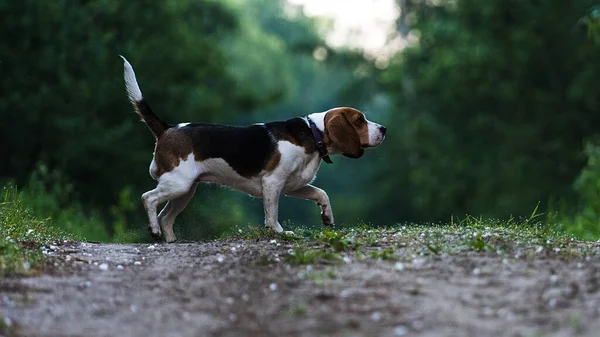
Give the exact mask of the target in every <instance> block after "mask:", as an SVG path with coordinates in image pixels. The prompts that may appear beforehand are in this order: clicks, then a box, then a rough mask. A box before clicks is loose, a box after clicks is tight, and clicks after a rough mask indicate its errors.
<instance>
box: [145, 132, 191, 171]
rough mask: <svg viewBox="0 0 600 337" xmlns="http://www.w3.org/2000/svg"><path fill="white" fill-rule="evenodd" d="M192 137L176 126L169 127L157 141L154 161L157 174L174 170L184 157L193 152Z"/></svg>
mask: <svg viewBox="0 0 600 337" xmlns="http://www.w3.org/2000/svg"><path fill="white" fill-rule="evenodd" d="M193 151H194V149H193V142H192V138H191V137H190V136H188V135H187V134H185V133H183V132H181V131H180V130H178V129H176V128H171V129H167V130H166V131H165V132H164V133H163V134H162V136H161V137H160V138H159V139H158V141H157V142H156V148H155V150H154V161H155V163H156V168H157V171H158V172H157V175H158V177H160V176H161V175H163V174H164V173H167V172H170V171H172V170H173V169H174V168H175V167H177V166H178V165H179V163H180V162H181V160H182V159H185V158H187V157H188V156H189V155H190V154H191V153H193Z"/></svg>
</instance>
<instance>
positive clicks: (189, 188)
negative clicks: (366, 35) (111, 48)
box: [121, 56, 385, 242]
mask: <svg viewBox="0 0 600 337" xmlns="http://www.w3.org/2000/svg"><path fill="white" fill-rule="evenodd" d="M121 58H123V61H124V68H125V70H124V77H125V86H126V89H127V94H128V96H129V100H130V101H131V103H132V104H133V107H134V109H135V112H136V113H137V114H138V115H139V116H140V117H141V119H142V120H143V121H144V122H145V124H146V125H147V127H148V128H149V129H150V131H151V132H152V133H153V134H154V137H155V138H156V147H155V149H154V158H153V159H152V162H151V163H150V175H151V176H152V178H154V179H155V180H157V181H158V185H157V186H156V188H155V189H153V190H150V191H148V192H146V193H144V194H143V195H142V200H143V203H144V207H145V208H146V212H147V213H148V219H149V221H150V223H149V229H150V232H151V234H152V236H153V237H155V238H156V239H160V237H161V229H162V232H164V236H165V240H166V241H167V242H174V241H175V240H176V238H175V235H174V233H173V223H174V222H175V218H176V217H177V215H178V214H179V213H180V212H181V211H182V210H183V209H184V208H185V206H186V205H187V204H188V202H189V201H190V199H191V198H192V196H193V195H194V193H195V191H196V186H197V185H198V182H209V183H216V184H220V185H225V186H228V187H230V188H233V189H236V190H240V191H242V192H245V193H248V194H249V195H251V196H254V197H262V198H263V203H264V212H265V226H266V227H269V228H271V229H273V230H274V231H275V232H278V233H279V232H282V231H283V228H282V227H281V225H280V224H279V221H278V214H277V213H278V207H279V197H280V195H281V194H284V195H287V196H291V197H297V198H302V199H307V200H312V201H314V202H316V203H317V205H319V207H320V208H321V218H322V220H323V225H325V226H331V225H333V224H334V222H333V213H332V211H331V205H330V203H329V197H328V196H327V193H325V191H323V190H322V189H320V188H318V187H315V186H313V185H310V183H311V182H312V181H313V180H314V179H315V177H316V173H317V170H318V169H319V166H320V164H321V160H324V161H326V162H328V163H331V162H332V161H331V159H330V158H329V154H342V155H344V156H346V157H350V158H360V157H361V156H362V155H363V153H364V151H365V149H366V148H369V147H375V146H377V145H379V144H381V142H382V141H383V139H384V136H385V127H384V126H382V125H379V124H377V123H373V122H370V121H368V120H367V119H366V118H365V116H364V114H363V113H362V112H360V111H358V110H356V109H353V108H347V107H340V108H334V109H330V110H327V111H325V112H318V113H313V114H310V115H308V116H305V117H296V118H292V119H288V120H286V121H277V122H269V123H258V124H254V125H249V126H228V125H216V124H204V123H181V124H177V125H170V124H167V123H166V122H164V121H162V120H161V119H160V118H158V116H156V115H155V114H154V112H153V111H152V109H151V108H150V106H149V105H148V103H146V101H145V100H144V98H143V96H142V92H141V91H140V87H139V86H138V83H137V80H136V78H135V73H134V71H133V68H132V67H131V64H129V62H127V60H126V59H125V58H124V57H123V56H121ZM165 201H166V202H167V204H166V205H165V207H164V208H163V209H162V211H161V212H160V214H158V217H157V215H156V212H157V206H158V205H159V204H160V203H162V202H165Z"/></svg>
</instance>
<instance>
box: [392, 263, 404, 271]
mask: <svg viewBox="0 0 600 337" xmlns="http://www.w3.org/2000/svg"><path fill="white" fill-rule="evenodd" d="M394 269H396V270H398V271H403V270H404V263H402V262H396V264H395V265H394Z"/></svg>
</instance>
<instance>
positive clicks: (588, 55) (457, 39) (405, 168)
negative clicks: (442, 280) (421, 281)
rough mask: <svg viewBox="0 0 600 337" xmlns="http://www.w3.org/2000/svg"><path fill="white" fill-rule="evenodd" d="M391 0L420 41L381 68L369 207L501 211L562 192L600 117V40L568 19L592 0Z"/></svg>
mask: <svg viewBox="0 0 600 337" xmlns="http://www.w3.org/2000/svg"><path fill="white" fill-rule="evenodd" d="M399 3H400V4H401V5H403V6H404V8H405V10H408V11H409V12H408V13H406V12H405V13H403V15H401V17H400V18H401V20H405V21H404V22H402V21H400V22H399V27H402V29H403V32H404V34H405V35H406V36H412V37H413V38H416V39H417V41H418V42H417V43H415V44H413V45H412V46H410V47H408V48H407V49H405V50H404V51H403V52H402V53H401V54H399V55H398V56H396V57H395V58H394V59H393V60H392V64H391V66H390V67H389V68H388V70H386V71H385V73H384V80H385V81H386V83H387V92H388V93H389V95H390V96H391V98H392V100H393V102H394V107H393V109H392V111H391V115H390V121H389V123H390V124H392V125H393V126H394V127H393V128H390V130H389V132H388V140H387V142H388V146H387V147H386V149H387V150H388V152H387V158H388V159H389V161H388V165H386V166H385V167H383V168H382V169H381V170H380V172H379V174H378V176H377V177H378V178H377V181H379V191H380V193H379V194H378V197H376V198H374V199H373V203H372V213H371V214H372V215H373V216H374V217H377V218H378V219H382V220H387V221H398V220H433V221H437V220H442V219H447V218H448V217H449V216H450V215H451V214H455V215H461V214H464V213H470V214H483V215H488V216H498V217H506V216H510V215H524V214H527V213H528V212H530V211H531V210H532V209H533V208H534V207H535V205H536V204H537V203H538V201H541V202H546V201H548V200H549V198H551V197H553V196H564V197H566V196H568V195H569V193H570V186H571V183H572V182H573V180H574V178H575V177H576V176H577V173H578V172H579V171H580V170H581V168H582V165H583V164H584V163H585V160H584V156H583V155H582V145H583V142H584V140H585V139H586V138H587V137H589V136H591V135H593V134H596V133H598V131H599V128H598V125H600V124H599V123H600V115H598V113H597V111H598V108H599V107H600V64H599V63H598V62H597V60H598V59H600V49H599V48H598V47H597V46H594V45H592V44H590V43H586V42H585V41H584V40H585V39H586V34H585V31H583V32H582V31H581V30H580V29H578V28H576V29H574V27H575V26H576V22H577V21H578V19H579V18H580V17H581V15H582V13H585V12H586V9H587V8H589V7H590V6H591V5H592V3H593V1H591V0H590V1H587V0H583V1H563V0H543V1H519V0H509V1H505V0H494V1H478V0H456V1H436V2H430V1H415V0H412V1H411V0H402V1H399ZM411 6H412V7H411ZM411 10H412V11H411ZM406 203H408V204H409V205H410V206H411V210H409V211H406V212H404V213H399V212H398V211H396V210H397V209H398V208H399V207H402V206H401V205H403V204H406Z"/></svg>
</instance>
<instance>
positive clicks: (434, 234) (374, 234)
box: [238, 211, 595, 265]
mask: <svg viewBox="0 0 600 337" xmlns="http://www.w3.org/2000/svg"><path fill="white" fill-rule="evenodd" d="M540 218H541V217H540V216H539V215H537V214H536V213H535V211H534V212H533V213H532V214H531V216H530V217H529V218H525V219H520V220H518V219H508V220H497V219H483V218H475V217H465V218H463V219H460V220H457V219H451V221H450V222H449V223H445V224H399V225H394V226H388V227H370V226H367V225H364V224H361V225H358V226H355V227H347V228H336V229H335V230H334V229H331V228H318V229H314V228H312V229H311V228H301V227H299V228H295V229H294V232H293V235H289V234H286V235H282V234H276V233H274V232H273V231H270V230H266V229H262V228H261V229H251V230H250V231H249V232H248V231H243V233H239V234H238V236H241V237H242V238H245V239H248V240H264V239H277V240H281V241H287V242H288V244H290V243H291V244H292V247H293V248H292V249H291V250H290V251H289V252H288V254H287V255H286V256H285V261H286V262H287V263H291V264H324V265H327V264H332V263H333V264H337V263H338V262H341V261H343V260H344V259H347V258H351V259H352V260H359V261H360V260H375V261H381V262H390V263H391V262H392V261H397V260H399V261H412V260H413V259H414V258H415V257H418V256H439V255H444V254H489V255H495V256H506V257H507V258H514V257H523V258H529V257H531V258H535V257H539V256H540V254H544V255H556V256H558V257H559V258H572V257H576V256H585V255H589V254H595V251H594V249H592V248H593V247H592V246H591V245H585V244H573V242H574V241H576V240H575V239H574V238H573V237H572V236H570V235H568V234H566V233H565V232H563V231H561V230H559V229H558V228H559V227H557V226H555V225H552V224H548V223H544V222H542V221H540V220H539V219H540Z"/></svg>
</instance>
